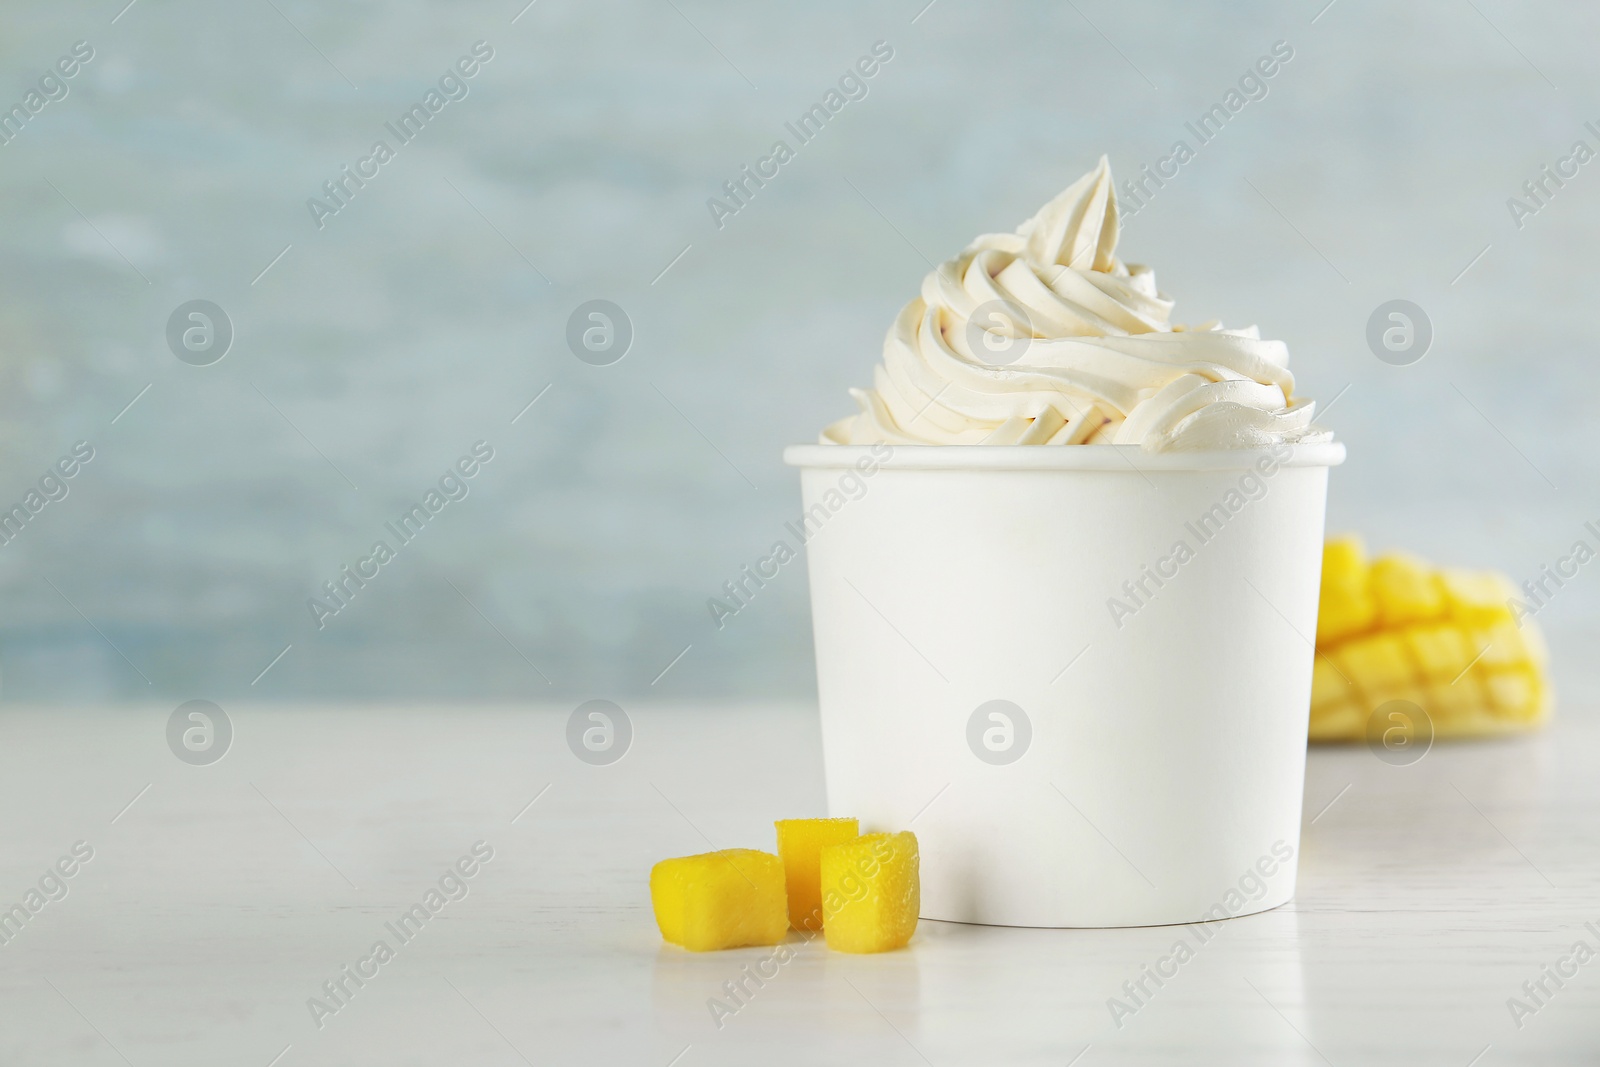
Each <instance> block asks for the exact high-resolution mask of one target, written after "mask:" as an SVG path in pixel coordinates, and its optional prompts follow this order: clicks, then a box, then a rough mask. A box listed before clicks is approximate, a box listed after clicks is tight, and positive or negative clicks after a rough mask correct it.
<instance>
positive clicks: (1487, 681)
mask: <svg viewBox="0 0 1600 1067" xmlns="http://www.w3.org/2000/svg"><path fill="white" fill-rule="evenodd" d="M1517 597H1518V593H1517V590H1516V588H1515V586H1513V585H1512V583H1511V581H1510V580H1509V579H1508V578H1506V577H1505V576H1504V575H1502V574H1497V573H1495V572H1492V571H1466V570H1456V569H1452V568H1440V567H1434V566H1432V565H1431V564H1429V563H1427V562H1426V561H1424V560H1421V559H1417V558H1416V557H1414V556H1409V555H1406V554H1404V553H1399V552H1391V553H1387V554H1385V555H1382V556H1379V557H1378V558H1377V559H1375V560H1371V561H1369V560H1368V559H1367V555H1366V550H1365V548H1364V547H1363V546H1362V543H1361V540H1360V539H1359V538H1357V537H1353V536H1345V537H1338V538H1334V539H1332V540H1330V541H1328V543H1327V544H1326V546H1325V547H1324V549H1323V555H1322V598H1321V602H1320V605H1319V608H1318V613H1317V655H1316V660H1315V666H1314V667H1313V670H1312V678H1311V740H1312V741H1359V740H1362V739H1363V738H1364V737H1365V736H1366V730H1367V720H1368V718H1369V716H1371V715H1372V713H1373V712H1374V710H1376V709H1377V708H1379V707H1380V706H1381V705H1383V704H1384V703H1386V702H1388V701H1391V700H1407V701H1410V702H1411V703H1413V704H1416V705H1417V706H1418V707H1420V708H1421V709H1422V710H1423V711H1425V712H1426V713H1427V715H1428V717H1429V719H1431V720H1432V727H1433V736H1435V737H1441V738H1448V737H1478V736H1483V735H1487V734H1503V733H1511V732H1516V731H1522V730H1530V729H1534V728H1536V727H1537V726H1539V725H1540V724H1541V723H1542V722H1544V721H1545V719H1546V718H1547V717H1548V716H1549V714H1550V706H1551V693H1550V683H1549V679H1548V677H1547V675H1546V664H1547V662H1548V654H1547V653H1546V651H1545V646H1544V642H1543V639H1542V638H1541V637H1540V635H1539V631H1538V629H1537V628H1536V627H1535V625H1534V623H1533V621H1532V619H1530V618H1527V617H1521V618H1519V615H1522V614H1523V613H1521V612H1517V611H1515V610H1514V609H1513V606H1512V602H1513V600H1515V599H1516V598H1517Z"/></svg>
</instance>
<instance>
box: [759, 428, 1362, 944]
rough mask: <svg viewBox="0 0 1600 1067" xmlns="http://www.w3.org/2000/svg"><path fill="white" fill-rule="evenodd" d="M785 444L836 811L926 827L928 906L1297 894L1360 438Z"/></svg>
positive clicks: (1280, 899) (1046, 910) (1116, 920)
mask: <svg viewBox="0 0 1600 1067" xmlns="http://www.w3.org/2000/svg"><path fill="white" fill-rule="evenodd" d="M784 459H785V461H786V462H788V463H789V464H791V465H793V466H796V467H799V468H800V469H801V475H800V481H801V489H802V496H803V499H804V506H805V508H806V515H805V516H804V517H803V518H802V520H801V521H800V522H797V523H794V524H791V530H795V531H798V530H799V529H801V526H802V524H804V528H805V531H806V538H807V540H806V555H807V559H808V567H809V570H810V581H811V601H812V616H813V623H814V627H815V635H816V653H817V688H818V696H819V699H820V702H821V708H822V741H823V753H824V760H825V764H826V776H827V787H828V807H829V810H830V812H831V814H833V815H835V816H850V815H853V816H857V817H858V818H860V819H861V820H862V826H863V830H865V829H868V828H871V829H874V830H879V829H882V830H902V829H908V828H909V829H911V830H914V831H915V832H916V834H917V837H918V838H919V840H920V841H921V853H922V915H923V917H925V918H930V919H947V920H955V921H960V922H975V923H990V924H998V925H1007V926H1144V925H1156V924H1164V923H1186V922H1193V921H1196V920H1201V919H1216V918H1223V917H1227V916H1231V915H1242V914H1249V913H1251V912H1257V911H1264V910H1266V909H1268V908H1273V907H1277V906H1278V905H1280V904H1282V903H1284V902H1285V901H1287V900H1289V899H1290V898H1291V897H1292V896H1293V895H1294V882H1295V862H1294V859H1295V857H1296V856H1297V855H1298V851H1299V837H1300V801H1301V791H1302V787H1303V781H1304V776H1305V751H1306V723H1307V717H1308V714H1309V703H1310V694H1311V661H1312V648H1313V644H1312V642H1313V640H1314V638H1315V635H1316V624H1317V587H1318V583H1319V580H1320V574H1321V566H1320V560H1321V558H1322V539H1323V511H1324V505H1325V501H1326V493H1327V479H1328V468H1329V467H1330V466H1334V465H1336V464H1338V463H1341V462H1343V460H1344V446H1343V445H1341V444H1337V443H1324V444H1306V445H1295V446H1287V445H1280V446H1278V447H1277V448H1276V449H1265V450H1260V451H1244V450H1241V451H1229V452H1203V453H1164V454H1146V453H1143V452H1141V451H1140V450H1139V449H1137V448H1134V447H1128V446H1112V445H1083V446H1062V447H1050V446H1009V447H1007V446H999V447H960V446H917V447H908V446H896V447H894V448H892V449H891V448H890V447H889V446H886V445H879V446H876V448H870V447H866V446H842V445H803V446H797V447H792V448H789V449H787V450H786V451H785V453H784ZM1180 543H1182V544H1184V545H1186V546H1187V549H1188V551H1187V553H1185V552H1183V551H1180V550H1178V548H1177V546H1178V545H1179V544H1180ZM1124 583H1127V584H1126V585H1125V584H1124ZM1113 598H1115V599H1116V600H1120V602H1121V607H1117V606H1116V605H1115V604H1114V603H1113ZM997 701H999V702H1004V703H993V702H997Z"/></svg>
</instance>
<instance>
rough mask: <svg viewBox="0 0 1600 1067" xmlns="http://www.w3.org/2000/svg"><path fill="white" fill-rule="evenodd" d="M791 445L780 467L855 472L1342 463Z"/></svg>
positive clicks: (1097, 449) (1003, 448)
mask: <svg viewBox="0 0 1600 1067" xmlns="http://www.w3.org/2000/svg"><path fill="white" fill-rule="evenodd" d="M882 447H883V446H882V445H790V446H789V447H788V448H785V449H784V450H783V461H784V462H785V463H787V464H788V465H789V466H791V467H819V468H839V469H843V468H846V467H855V466H856V465H857V464H858V463H860V462H861V461H862V460H869V461H871V462H872V463H873V464H874V465H876V466H877V467H880V468H890V469H895V470H962V471H965V470H1003V471H1126V470H1129V469H1132V470H1135V471H1214V470H1244V469H1246V468H1248V467H1254V466H1255V465H1256V463H1257V461H1259V460H1260V459H1261V458H1262V457H1271V458H1272V459H1273V460H1274V461H1275V462H1276V463H1277V465H1278V466H1280V467H1337V466H1338V465H1339V464H1341V463H1343V462H1344V458H1345V448H1344V444H1343V443H1342V442H1339V441H1316V442H1312V443H1309V444H1296V445H1289V446H1288V447H1289V456H1288V457H1287V458H1281V457H1282V446H1273V447H1264V448H1229V449H1217V450H1214V451H1206V452H1146V451H1144V449H1142V448H1140V447H1139V446H1138V445H893V446H891V447H892V449H893V451H891V452H890V454H889V455H887V456H883V455H881V454H880V453H878V452H875V451H873V450H874V449H875V448H878V449H881V448H882Z"/></svg>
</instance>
